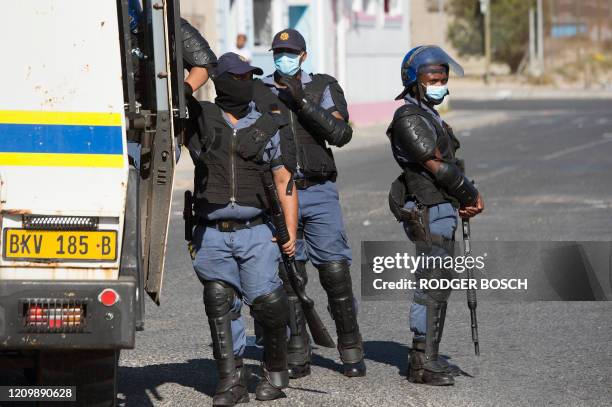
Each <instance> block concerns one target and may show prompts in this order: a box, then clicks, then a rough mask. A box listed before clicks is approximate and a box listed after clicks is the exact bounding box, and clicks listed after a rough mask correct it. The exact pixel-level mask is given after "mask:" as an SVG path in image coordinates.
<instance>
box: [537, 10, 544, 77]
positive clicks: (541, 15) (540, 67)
mask: <svg viewBox="0 0 612 407" xmlns="http://www.w3.org/2000/svg"><path fill="white" fill-rule="evenodd" d="M537 13H538V14H537V17H538V19H537V24H538V28H537V39H538V45H537V47H538V48H537V49H538V76H541V75H542V74H543V73H544V8H543V7H542V0H538V11H537Z"/></svg>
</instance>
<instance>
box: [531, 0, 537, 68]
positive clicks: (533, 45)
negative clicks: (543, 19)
mask: <svg viewBox="0 0 612 407" xmlns="http://www.w3.org/2000/svg"><path fill="white" fill-rule="evenodd" d="M535 74H536V32H535V10H534V9H533V6H532V7H529V75H535Z"/></svg>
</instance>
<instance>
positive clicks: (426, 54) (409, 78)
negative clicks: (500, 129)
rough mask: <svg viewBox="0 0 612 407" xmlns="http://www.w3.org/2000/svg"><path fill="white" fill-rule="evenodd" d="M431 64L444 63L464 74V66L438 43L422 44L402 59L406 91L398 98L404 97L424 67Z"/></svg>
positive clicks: (458, 73) (461, 74) (459, 73)
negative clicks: (437, 44)
mask: <svg viewBox="0 0 612 407" xmlns="http://www.w3.org/2000/svg"><path fill="white" fill-rule="evenodd" d="M429 65H443V66H446V67H447V70H452V71H453V72H454V73H455V74H457V75H459V76H463V68H462V67H461V65H459V64H458V63H457V62H456V61H455V60H454V59H453V58H451V57H450V56H449V55H448V54H447V53H446V52H444V50H443V49H442V48H440V47H438V46H436V45H420V46H418V47H415V48H412V49H411V50H410V51H408V53H407V54H406V56H405V57H404V59H403V60H402V67H401V76H402V84H403V85H404V91H403V92H402V93H401V94H400V95H399V96H398V97H397V98H396V100H397V99H401V98H403V97H404V95H405V94H406V92H407V91H408V88H409V87H410V86H411V85H412V84H413V83H414V82H416V80H417V78H418V76H419V73H421V71H422V69H423V68H424V67H426V66H429Z"/></svg>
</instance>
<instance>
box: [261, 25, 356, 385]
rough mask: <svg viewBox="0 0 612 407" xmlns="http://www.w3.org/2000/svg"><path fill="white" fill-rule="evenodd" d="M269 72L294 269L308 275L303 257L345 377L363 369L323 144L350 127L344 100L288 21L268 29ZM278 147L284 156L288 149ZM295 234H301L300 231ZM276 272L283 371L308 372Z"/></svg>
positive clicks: (337, 141)
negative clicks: (320, 294) (290, 190)
mask: <svg viewBox="0 0 612 407" xmlns="http://www.w3.org/2000/svg"><path fill="white" fill-rule="evenodd" d="M271 51H272V52H273V58H274V66H275V68H276V70H275V72H274V73H273V74H272V75H269V76H267V77H265V78H263V83H264V84H265V85H266V86H268V88H269V90H271V91H272V92H273V93H274V94H275V95H278V99H280V101H281V102H282V103H281V104H280V106H279V107H280V110H281V111H282V113H283V115H284V116H286V117H287V118H288V120H289V127H290V128H291V130H292V133H293V135H294V144H295V152H294V153H293V156H294V157H292V160H291V161H295V163H296V170H295V173H294V179H295V184H296V186H297V189H298V190H299V191H298V195H299V215H298V216H299V231H298V242H297V246H296V250H297V255H296V260H297V265H298V267H297V268H298V272H299V273H300V274H301V276H302V278H303V279H304V281H308V276H307V274H306V261H307V260H310V262H311V263H312V264H313V266H314V267H315V268H316V269H317V270H318V271H319V280H320V281H321V285H322V286H323V289H324V290H325V292H326V293H327V297H328V304H329V308H328V309H329V310H330V312H331V314H332V316H333V319H334V322H335V324H336V332H337V334H338V351H339V352H340V359H341V360H342V362H343V374H344V375H345V376H347V377H359V376H365V374H366V366H365V363H364V360H363V359H364V357H363V342H362V338H361V333H360V331H359V325H358V323H357V306H356V301H355V297H354V295H353V288H352V283H351V275H350V265H351V259H352V255H351V249H350V247H349V245H348V241H347V238H346V231H345V228H344V223H343V221H342V209H341V207H340V201H339V197H338V189H337V188H336V177H337V169H336V164H335V161H334V156H333V154H332V151H331V149H330V148H329V147H330V146H336V147H342V146H344V145H345V144H347V143H348V142H349V141H350V140H351V138H352V135H353V130H352V128H351V126H350V125H349V123H348V118H349V114H348V110H347V103H346V100H345V98H344V92H343V91H342V88H341V87H340V85H339V84H338V81H337V80H336V79H335V78H333V77H332V76H330V75H326V74H320V73H319V74H313V73H308V72H305V71H304V70H303V69H302V64H303V63H304V61H305V60H306V58H307V56H308V53H307V50H306V41H305V39H304V37H303V36H302V35H301V34H300V33H299V32H298V31H296V30H294V29H289V28H288V29H285V30H282V31H279V32H278V33H276V35H275V36H274V38H273V40H272V46H271ZM291 154H292V153H289V154H285V152H283V155H284V156H287V155H291ZM300 235H301V236H300ZM280 274H281V278H283V280H284V282H285V289H286V290H287V294H288V296H289V318H290V323H289V327H290V338H289V342H288V363H289V374H290V377H291V378H299V377H304V376H306V375H309V374H310V362H311V357H310V356H311V348H310V343H309V336H308V332H307V331H306V322H305V319H304V314H303V312H302V309H301V303H300V302H299V300H298V297H297V295H296V294H295V293H294V292H293V290H292V289H291V286H290V284H288V283H286V281H287V277H286V273H285V270H284V267H283V266H282V265H280Z"/></svg>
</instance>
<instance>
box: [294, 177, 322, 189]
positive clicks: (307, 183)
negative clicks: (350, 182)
mask: <svg viewBox="0 0 612 407" xmlns="http://www.w3.org/2000/svg"><path fill="white" fill-rule="evenodd" d="M328 180H329V178H326V177H310V178H298V179H296V180H295V186H296V188H297V189H306V188H310V187H311V186H313V185H319V184H323V183H325V182H327V181H328Z"/></svg>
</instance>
